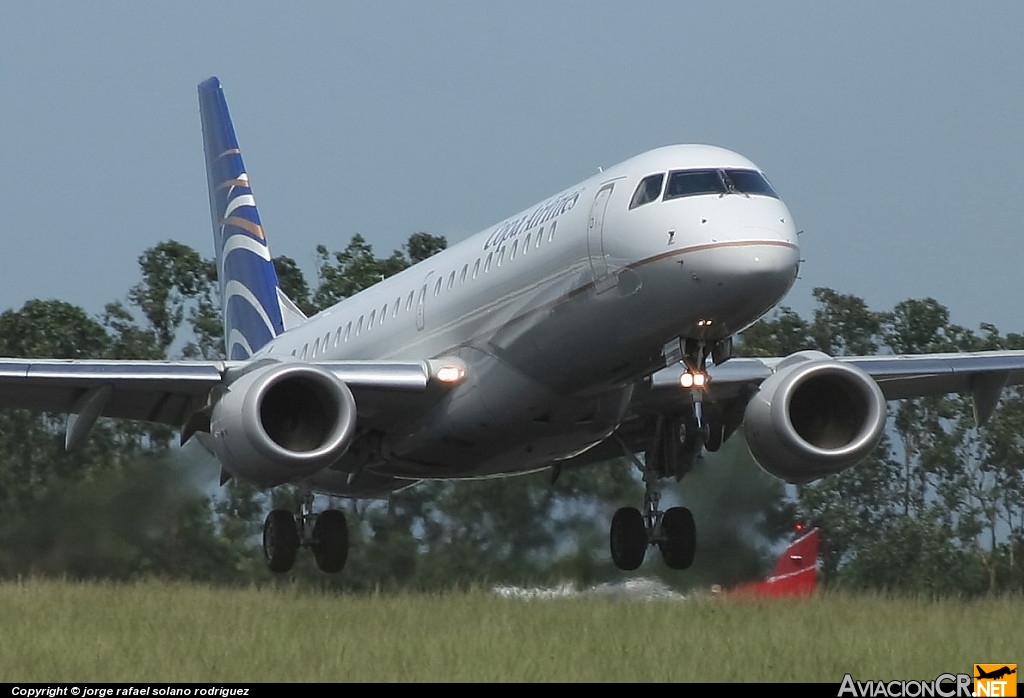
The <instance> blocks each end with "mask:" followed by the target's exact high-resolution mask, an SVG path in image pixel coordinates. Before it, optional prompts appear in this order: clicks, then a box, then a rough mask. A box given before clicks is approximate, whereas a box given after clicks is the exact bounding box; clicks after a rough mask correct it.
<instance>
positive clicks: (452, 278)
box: [448, 269, 455, 291]
mask: <svg viewBox="0 0 1024 698" xmlns="http://www.w3.org/2000/svg"><path fill="white" fill-rule="evenodd" d="M454 287H455V270H454V269H452V273H451V274H450V275H449V276H448V290H449V291H451V290H452V289H453V288H454Z"/></svg>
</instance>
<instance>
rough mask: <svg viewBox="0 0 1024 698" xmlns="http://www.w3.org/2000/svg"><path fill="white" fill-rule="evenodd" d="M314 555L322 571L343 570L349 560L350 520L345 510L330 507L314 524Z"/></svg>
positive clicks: (330, 572) (332, 572)
mask: <svg viewBox="0 0 1024 698" xmlns="http://www.w3.org/2000/svg"><path fill="white" fill-rule="evenodd" d="M313 557H314V559H315V560H316V566H317V567H318V568H319V569H320V571H321V572H327V573H328V574H334V573H335V572H341V570H342V569H344V567H345V562H346V561H347V560H348V522H347V521H346V520H345V514H344V512H341V511H339V510H337V509H328V510H327V511H325V512H324V513H322V514H320V516H318V517H316V524H315V525H314V526H313Z"/></svg>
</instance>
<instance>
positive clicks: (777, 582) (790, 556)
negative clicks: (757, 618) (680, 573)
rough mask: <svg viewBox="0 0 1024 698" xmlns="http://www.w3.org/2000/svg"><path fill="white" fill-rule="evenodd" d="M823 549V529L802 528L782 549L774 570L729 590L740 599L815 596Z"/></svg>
mask: <svg viewBox="0 0 1024 698" xmlns="http://www.w3.org/2000/svg"><path fill="white" fill-rule="evenodd" d="M820 550H821V531H820V530H819V529H818V528H816V527H815V528H811V529H810V530H808V531H807V532H803V531H802V529H800V534H799V535H798V536H797V537H796V538H794V539H793V540H792V541H791V542H790V543H789V545H788V546H786V549H785V550H783V551H782V554H781V555H780V556H779V558H778V560H777V561H776V563H775V568H774V569H773V570H772V573H771V574H770V575H768V576H767V577H766V578H765V579H762V580H759V581H756V582H747V583H745V584H739V585H737V586H735V587H733V588H731V589H729V590H728V595H729V596H731V597H737V598H782V597H803V596H810V595H812V594H813V593H814V592H815V590H816V589H817V587H818V555H819V552H820Z"/></svg>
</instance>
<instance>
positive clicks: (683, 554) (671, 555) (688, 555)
mask: <svg viewBox="0 0 1024 698" xmlns="http://www.w3.org/2000/svg"><path fill="white" fill-rule="evenodd" d="M658 548H659V549H660V550H661V559H662V560H664V561H665V566H666V567H668V568H669V569H673V570H685V569H686V568H688V567H689V566H690V565H692V564H693V554H694V553H695V552H696V550H697V527H696V525H695V524H694V523H693V514H692V513H691V512H690V510H689V509H687V508H686V507H672V508H671V509H669V510H668V511H666V512H665V513H664V514H663V515H662V517H661V540H660V541H658Z"/></svg>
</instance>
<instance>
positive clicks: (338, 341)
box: [334, 325, 342, 346]
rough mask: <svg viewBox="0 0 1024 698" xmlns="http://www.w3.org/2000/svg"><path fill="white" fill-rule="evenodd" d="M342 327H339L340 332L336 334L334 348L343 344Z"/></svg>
mask: <svg viewBox="0 0 1024 698" xmlns="http://www.w3.org/2000/svg"><path fill="white" fill-rule="evenodd" d="M341 330H342V327H341V325H338V331H337V332H335V333H334V346H338V345H339V344H341Z"/></svg>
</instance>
